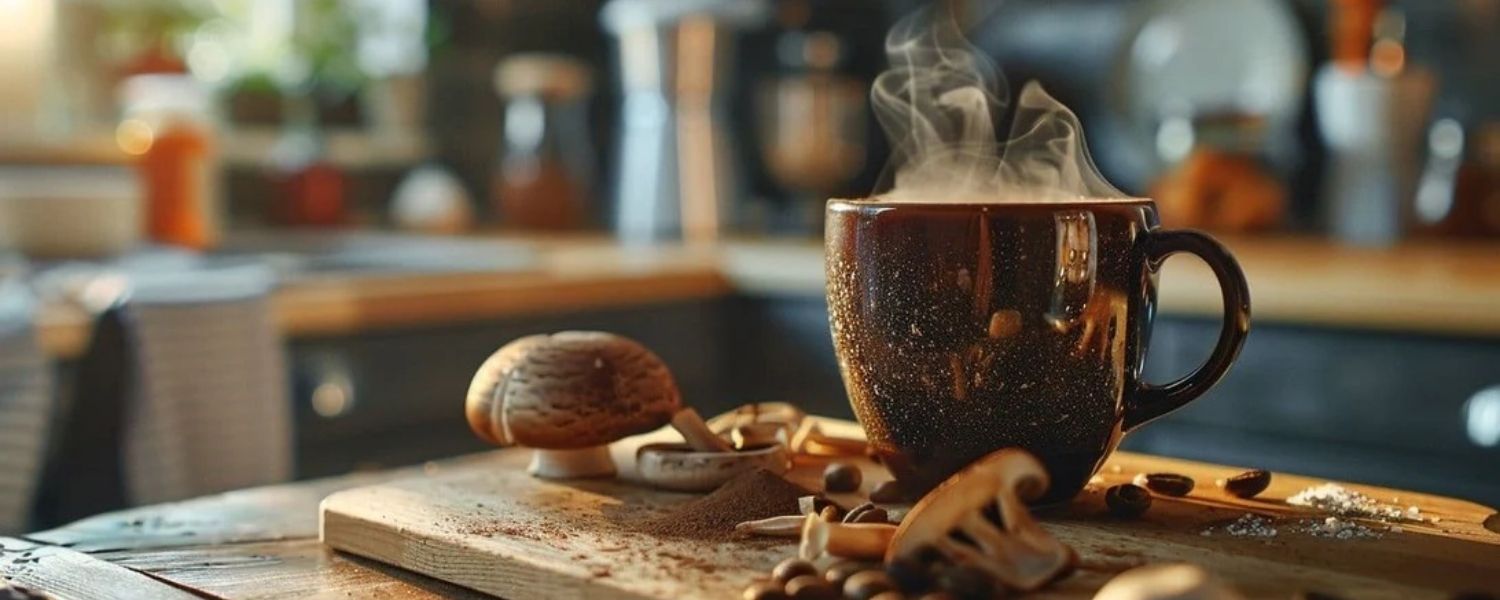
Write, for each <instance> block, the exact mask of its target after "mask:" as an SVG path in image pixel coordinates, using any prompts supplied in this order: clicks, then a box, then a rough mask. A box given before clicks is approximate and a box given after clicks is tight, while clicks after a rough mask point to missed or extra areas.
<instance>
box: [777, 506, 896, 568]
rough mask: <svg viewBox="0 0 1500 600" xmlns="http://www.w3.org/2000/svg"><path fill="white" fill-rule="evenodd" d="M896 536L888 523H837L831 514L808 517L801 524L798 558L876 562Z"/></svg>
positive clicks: (893, 528)
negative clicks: (838, 558)
mask: <svg viewBox="0 0 1500 600" xmlns="http://www.w3.org/2000/svg"><path fill="white" fill-rule="evenodd" d="M895 535H896V526H895V525H890V524H887V523H836V522H834V521H833V517H832V515H831V514H828V512H827V511H825V513H824V514H818V515H807V516H806V517H803V522H802V545H801V546H800V547H799V548H798V554H799V555H800V556H801V557H802V558H804V559H807V560H816V559H818V558H821V557H823V556H824V555H825V554H826V555H830V556H837V557H840V558H854V559H862V560H876V559H879V558H880V557H882V556H885V553H886V549H887V548H889V547H890V545H891V538H892V537H893V536H895Z"/></svg>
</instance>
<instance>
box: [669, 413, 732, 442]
mask: <svg viewBox="0 0 1500 600" xmlns="http://www.w3.org/2000/svg"><path fill="white" fill-rule="evenodd" d="M672 428H673V429H676V430H677V433H680V434H682V439H683V440H686V441H687V444H688V445H689V446H692V447H693V448H694V449H696V450H699V451H701V452H730V451H733V450H734V447H733V446H730V445H729V442H726V441H724V438H722V437H719V436H718V434H715V433H714V432H713V431H712V430H710V429H709V428H708V424H707V423H704V422H703V417H700V416H698V411H697V410H694V409H692V408H684V409H682V410H679V411H677V413H676V414H673V415H672Z"/></svg>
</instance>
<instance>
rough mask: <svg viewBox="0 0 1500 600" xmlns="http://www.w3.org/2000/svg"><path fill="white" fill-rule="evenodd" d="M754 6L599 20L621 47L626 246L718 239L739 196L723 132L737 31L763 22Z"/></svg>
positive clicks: (632, 6) (732, 0) (689, 7)
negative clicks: (727, 88) (682, 240)
mask: <svg viewBox="0 0 1500 600" xmlns="http://www.w3.org/2000/svg"><path fill="white" fill-rule="evenodd" d="M766 13H767V9H766V6H765V4H764V3H763V2H760V1H759V0H611V1H610V2H609V3H608V4H606V5H605V6H604V9H603V10H602V12H601V14H600V21H601V22H602V23H603V25H604V28H605V29H606V30H608V31H609V32H610V33H612V34H613V35H614V36H615V37H616V41H617V43H618V48H617V53H618V66H619V75H620V78H619V81H620V84H621V86H622V87H623V90H622V94H621V96H622V98H621V116H620V138H619V145H618V147H617V152H618V154H617V161H616V165H615V176H614V197H615V214H614V217H615V222H614V227H615V231H616V233H617V234H618V235H619V236H620V237H621V238H622V239H624V240H625V241H627V242H649V241H653V240H660V239H675V238H679V237H680V238H682V239H684V240H687V241H689V242H707V241H712V240H714V239H717V237H718V236H719V233H720V231H721V229H722V227H723V225H724V224H726V223H727V222H728V221H729V218H728V213H729V210H730V208H731V206H732V203H733V199H734V198H735V197H736V196H737V194H738V193H739V190H740V179H739V176H738V173H737V162H736V159H735V157H734V151H735V145H734V143H733V142H732V140H731V135H732V133H731V130H730V128H729V127H728V126H727V124H726V115H725V113H726V102H725V100H726V98H725V94H724V91H725V83H726V82H729V81H731V80H732V79H733V74H732V73H731V72H730V70H731V65H732V64H733V63H732V60H731V59H732V57H733V51H734V45H735V44H734V39H735V32H736V31H737V30H740V29H743V28H745V27H749V26H752V25H755V24H758V23H761V22H763V21H764V20H765V18H766Z"/></svg>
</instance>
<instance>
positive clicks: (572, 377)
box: [464, 331, 680, 478]
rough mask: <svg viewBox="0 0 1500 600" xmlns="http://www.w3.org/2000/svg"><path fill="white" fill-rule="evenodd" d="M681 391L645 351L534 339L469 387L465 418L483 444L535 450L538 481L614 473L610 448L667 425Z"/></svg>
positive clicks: (600, 342) (603, 338)
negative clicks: (627, 439)
mask: <svg viewBox="0 0 1500 600" xmlns="http://www.w3.org/2000/svg"><path fill="white" fill-rule="evenodd" d="M679 408H680V402H679V395H678V391H677V384H676V382H674V381H673V380H672V374H671V372H670V371H668V370H667V367H666V365H665V364H663V363H662V361H661V359H660V358H657V356H656V355H655V354H652V353H651V351H650V350H647V349H646V348H645V347H644V346H641V345H640V344H638V343H636V342H634V341H632V340H630V339H628V338H624V337H621V336H618V335H614V334H610V333H603V332H597V331H565V332H561V333H555V334H550V335H533V336H527V337H523V338H520V339H518V340H515V341H512V342H511V343H509V344H506V345H505V346H503V347H501V348H500V349H499V350H497V351H496V352H495V353H494V354H492V355H491V356H490V357H489V358H488V359H486V360H485V361H484V364H482V365H480V367H479V369H478V371H476V372H475V373H474V379H473V381H472V382H470V384H469V392H468V396H467V397H466V399H465V401H464V415H465V417H466V418H467V420H468V422H469V427H470V428H472V429H473V430H474V433H475V434H477V435H478V436H479V437H480V439H483V440H485V441H488V442H490V443H492V444H496V445H500V446H510V445H519V446H525V447H528V448H534V449H535V450H536V453H535V454H534V455H533V458H532V462H531V466H530V469H529V470H530V472H531V473H532V474H533V475H536V476H538V477H547V478H573V477H601V476H610V475H613V474H614V473H615V465H614V462H613V461H611V460H610V457H609V451H608V448H607V445H608V444H609V443H610V442H613V441H615V440H618V439H620V438H623V437H625V436H629V435H634V434H637V433H642V432H645V431H649V430H651V429H654V428H656V427H660V426H662V425H664V424H666V423H667V422H669V421H670V420H671V419H672V417H673V415H674V414H676V413H677V412H678V410H679Z"/></svg>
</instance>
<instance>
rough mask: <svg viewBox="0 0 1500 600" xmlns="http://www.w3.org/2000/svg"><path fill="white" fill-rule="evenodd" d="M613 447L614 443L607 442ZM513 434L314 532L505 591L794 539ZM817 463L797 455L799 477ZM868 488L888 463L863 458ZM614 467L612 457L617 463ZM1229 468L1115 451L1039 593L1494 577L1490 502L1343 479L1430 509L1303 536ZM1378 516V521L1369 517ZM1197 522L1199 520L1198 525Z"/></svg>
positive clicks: (598, 590)
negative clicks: (709, 522) (685, 513)
mask: <svg viewBox="0 0 1500 600" xmlns="http://www.w3.org/2000/svg"><path fill="white" fill-rule="evenodd" d="M617 456H618V453H617ZM526 460H527V452H526V451H525V450H506V451H499V452H496V453H493V454H492V455H490V456H489V457H488V458H487V459H486V460H484V461H483V462H480V463H474V464H471V465H469V466H466V467H462V468H452V469H443V470H442V471H441V472H439V473H437V474H435V475H432V476H425V477H419V478H414V479H406V480H399V481H392V482H388V483H384V484H378V485H374V486H370V487H365V488H356V489H352V490H346V491H343V492H339V493H336V494H333V495H332V496H330V497H328V498H327V499H326V500H324V502H323V505H322V515H323V522H322V537H323V540H324V542H325V543H327V544H329V545H330V546H332V547H334V548H338V549H341V550H345V551H348V552H351V553H354V554H358V555H361V556H367V557H370V558H373V559H375V560H379V561H382V562H387V563H390V564H394V565H399V566H401V567H404V568H408V569H411V570H414V571H417V572H419V573H424V574H427V575H431V576H433V577H436V578H439V579H443V580H446V581H452V582H454V583H458V584H460V585H464V586H467V587H471V588H473V589H477V590H481V591H485V592H488V593H492V594H497V595H500V596H503V597H506V598H511V599H513V600H526V599H527V598H583V597H588V598H672V597H697V598H728V597H734V595H735V594H737V593H738V592H739V590H740V589H742V588H743V587H744V586H745V585H746V584H748V583H750V582H751V581H752V580H754V579H755V578H756V577H759V576H762V575H763V574H764V573H765V572H766V571H767V570H768V569H769V568H770V567H771V566H773V565H774V564H775V563H776V562H778V561H779V560H781V559H782V558H785V557H787V556H790V555H792V554H793V553H794V552H795V550H794V545H793V544H792V543H791V542H790V541H776V540H765V541H754V542H729V543H712V542H703V541H695V540H682V539H659V538H655V537H653V536H651V535H649V534H646V533H641V532H639V531H637V530H633V529H632V528H631V526H630V523H631V522H633V521H635V520H638V519H639V518H641V517H642V516H646V515H656V514H661V513H662V512H663V511H665V510H667V509H668V508H667V507H669V506H670V505H671V504H672V503H674V502H678V501H681V500H683V499H684V498H687V496H683V495H679V494H671V493H665V492H656V491H652V490H649V489H645V488H641V487H637V486H632V485H628V484H625V483H623V482H621V481H618V480H592V481H575V482H557V481H544V480H538V479H534V478H531V477H529V476H528V475H526V474H525V472H524V466H525V463H526ZM821 466H822V464H821V463H820V462H818V461H812V462H806V461H804V464H800V465H799V466H798V468H797V469H795V470H794V471H793V473H792V478H793V480H795V481H799V482H802V483H811V482H813V481H815V480H816V479H817V478H818V473H820V472H821ZM862 467H863V468H864V469H865V470H866V473H867V477H866V482H865V489H869V488H870V486H873V485H875V484H876V483H878V482H879V481H880V480H882V479H885V478H888V475H886V474H885V473H884V470H883V469H882V468H880V467H878V466H875V465H873V464H869V463H864V464H862ZM622 470H625V468H624V467H622ZM1148 471H1149V472H1156V471H1172V472H1178V473H1183V474H1186V475H1189V476H1191V477H1193V478H1195V479H1196V480H1197V481H1198V487H1197V489H1196V490H1195V491H1194V492H1193V493H1192V494H1191V495H1190V496H1189V497H1187V498H1182V499H1173V498H1165V497H1158V498H1157V499H1156V502H1155V504H1154V506H1153V508H1152V510H1151V511H1150V512H1149V513H1148V514H1147V515H1146V516H1145V517H1144V518H1142V519H1140V520H1134V521H1121V520H1119V519H1116V518H1113V517H1111V516H1109V515H1108V512H1107V510H1106V509H1105V507H1104V504H1103V500H1102V489H1103V486H1104V485H1110V484H1114V483H1120V482H1125V481H1128V480H1129V479H1130V478H1131V477H1133V476H1134V475H1135V474H1136V473H1137V472H1148ZM1239 471H1240V470H1239V469H1235V468H1229V467H1222V466H1214V465H1206V464H1202V463H1193V462H1188V461H1178V460H1169V459H1163V458H1157V457H1149V456H1143V455H1135V454H1130V453H1118V454H1116V455H1115V456H1114V457H1112V459H1111V461H1110V463H1109V465H1108V466H1106V468H1105V469H1104V471H1103V473H1102V474H1101V477H1102V478H1103V479H1104V482H1103V484H1095V485H1091V486H1090V489H1089V490H1087V491H1086V492H1085V493H1084V494H1083V495H1081V496H1080V497H1079V498H1078V499H1076V500H1075V501H1074V502H1073V503H1072V504H1071V505H1069V506H1067V507H1064V508H1061V509H1054V510H1052V511H1048V512H1045V513H1044V514H1043V522H1044V526H1045V527H1046V528H1047V529H1049V530H1051V531H1052V532H1053V533H1054V534H1056V535H1058V536H1059V537H1060V538H1062V539H1063V540H1064V541H1066V542H1068V543H1069V544H1071V545H1073V546H1074V548H1075V549H1077V550H1078V551H1079V554H1080V556H1081V557H1082V560H1083V562H1082V566H1081V568H1080V570H1079V572H1078V573H1077V574H1076V575H1075V576H1073V577H1071V578H1069V579H1068V580H1067V581H1065V582H1063V583H1062V584H1060V585H1058V586H1056V587H1055V588H1053V589H1050V590H1048V591H1047V592H1046V593H1045V594H1042V595H1040V596H1039V597H1057V598H1088V597H1091V596H1092V594H1093V592H1094V591H1095V590H1097V589H1098V587H1099V586H1100V585H1102V584H1103V583H1104V582H1105V581H1107V580H1108V579H1109V578H1110V577H1111V576H1113V575H1114V574H1116V573H1118V572H1120V571H1123V570H1125V569H1128V568H1130V567H1133V566H1138V565H1141V564H1146V563H1154V562H1169V561H1186V562H1194V563H1199V564H1202V565H1204V566H1205V567H1207V568H1209V569H1210V570H1212V571H1214V572H1215V573H1217V574H1219V575H1221V576H1223V577H1224V578H1226V579H1227V580H1229V581H1230V582H1231V583H1233V584H1234V585H1235V586H1236V587H1238V588H1241V589H1242V590H1243V591H1245V592H1246V593H1247V594H1250V595H1251V596H1252V597H1275V596H1280V597H1287V596H1288V595H1290V594H1291V593H1293V592H1296V591H1300V590H1315V591H1323V592H1330V593H1338V594H1341V595H1346V596H1348V597H1356V598H1428V597H1431V598H1441V597H1446V596H1447V595H1448V594H1450V593H1452V592H1457V591H1463V590H1486V591H1495V592H1500V534H1497V533H1495V532H1492V531H1489V530H1486V529H1485V528H1484V527H1483V525H1482V523H1483V521H1484V520H1485V519H1486V518H1487V517H1489V516H1490V515H1492V514H1494V512H1495V511H1494V510H1492V509H1490V508H1487V507H1483V506H1480V505H1477V504H1473V503H1469V502H1464V501H1460V500H1454V499H1450V498H1442V497H1437V496H1431V495H1426V494H1416V493H1411V492H1400V491H1395V490H1389V489H1383V488H1377V487H1371V486H1358V485H1350V486H1349V487H1350V488H1351V489H1356V490H1360V491H1362V492H1364V493H1366V494H1369V495H1371V496H1372V497H1374V498H1377V499H1380V500H1382V501H1387V502H1390V501H1393V499H1394V500H1399V505H1401V506H1418V507H1419V508H1420V510H1421V512H1422V513H1423V515H1424V516H1428V517H1437V518H1439V519H1440V520H1439V521H1437V522H1436V523H1432V524H1426V525H1417V524H1405V525H1402V526H1401V530H1400V531H1394V530H1392V531H1382V533H1381V537H1379V538H1376V539H1334V538H1326V537H1315V536H1313V535H1312V534H1310V533H1306V532H1304V531H1303V530H1302V529H1303V528H1305V527H1307V526H1308V525H1309V524H1311V523H1317V522H1321V521H1322V519H1323V518H1324V516H1325V515H1323V514H1321V513H1319V512H1318V511H1313V510H1309V509H1305V508H1300V507H1293V506H1288V505H1286V504H1285V503H1284V502H1283V500H1284V499H1285V498H1286V497H1287V496H1289V495H1291V494H1294V493H1295V492H1297V491H1298V490H1300V489H1303V488H1306V487H1308V486H1311V485H1314V484H1317V483H1321V481H1319V480H1313V479H1309V478H1305V477H1297V476H1292V475H1284V474H1278V475H1276V476H1275V477H1274V479H1273V482H1272V485H1271V487H1270V489H1269V490H1267V491H1266V492H1265V493H1263V494H1262V495H1261V497H1260V499H1257V500H1242V499H1238V498H1234V497H1231V496H1229V495H1227V494H1224V493H1223V492H1221V491H1219V490H1218V489H1217V488H1215V487H1214V485H1213V481H1214V479H1216V478H1220V477H1227V476H1229V475H1233V474H1235V473H1238V472H1239ZM1246 513H1254V514H1258V515H1264V516H1267V517H1270V518H1272V519H1274V521H1275V523H1276V527H1277V529H1278V534H1277V535H1276V536H1274V537H1266V538H1258V537H1240V536H1233V535H1229V534H1227V533H1225V532H1224V531H1223V526H1224V525H1226V524H1228V523H1230V522H1233V521H1234V520H1235V519H1237V518H1239V517H1240V516H1242V515H1244V514H1246ZM1370 525H1371V526H1372V527H1374V528H1376V529H1384V528H1385V527H1386V526H1385V525H1384V524H1375V523H1372V524H1370ZM1205 530H1207V531H1209V533H1208V534H1207V535H1205V534H1204V531H1205Z"/></svg>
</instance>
